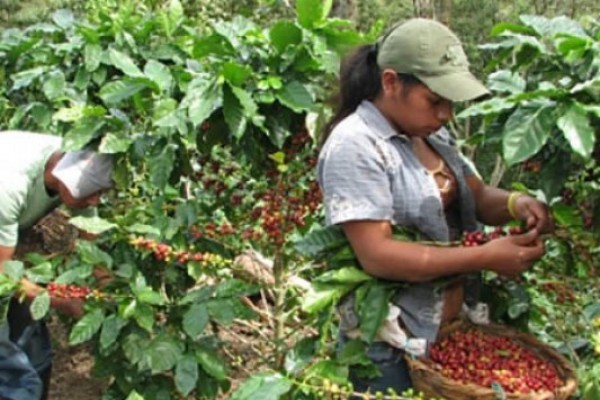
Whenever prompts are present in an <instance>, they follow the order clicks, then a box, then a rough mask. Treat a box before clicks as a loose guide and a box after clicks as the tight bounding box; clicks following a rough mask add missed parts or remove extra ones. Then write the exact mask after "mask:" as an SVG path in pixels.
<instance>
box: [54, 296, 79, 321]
mask: <svg viewBox="0 0 600 400" xmlns="http://www.w3.org/2000/svg"><path fill="white" fill-rule="evenodd" d="M51 304H52V308H54V309H55V310H56V311H58V312H60V313H62V314H65V315H68V316H70V317H73V318H76V319H79V318H81V317H82V316H83V305H84V300H83V299H68V298H62V297H53V298H52V300H51Z"/></svg>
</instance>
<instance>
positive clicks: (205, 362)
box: [196, 348, 227, 381]
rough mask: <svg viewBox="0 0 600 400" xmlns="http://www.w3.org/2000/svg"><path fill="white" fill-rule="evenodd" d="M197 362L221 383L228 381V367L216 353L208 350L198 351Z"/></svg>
mask: <svg viewBox="0 0 600 400" xmlns="http://www.w3.org/2000/svg"><path fill="white" fill-rule="evenodd" d="M196 361H198V363H199V364H200V365H201V366H202V369H204V371H206V373H208V374H209V375H210V376H212V377H213V378H216V379H217V380H219V381H224V380H225V379H227V366H226V365H225V363H224V362H223V361H222V360H221V359H220V358H219V356H217V355H216V354H215V353H213V352H212V351H210V350H208V349H201V348H200V349H197V350H196Z"/></svg>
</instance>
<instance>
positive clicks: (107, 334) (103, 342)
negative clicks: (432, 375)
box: [100, 314, 127, 349]
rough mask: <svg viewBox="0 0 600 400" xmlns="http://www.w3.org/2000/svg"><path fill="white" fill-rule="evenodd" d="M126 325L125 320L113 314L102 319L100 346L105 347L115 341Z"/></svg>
mask: <svg viewBox="0 0 600 400" xmlns="http://www.w3.org/2000/svg"><path fill="white" fill-rule="evenodd" d="M126 325H127V321H125V320H124V319H121V318H119V316H118V315H116V314H113V315H110V316H109V317H108V318H106V319H105V320H104V322H103V323H102V330H101V331H100V348H101V349H107V348H108V347H110V346H111V345H112V344H113V343H115V342H116V340H117V338H118V337H119V333H121V329H123V328H124V327H125V326H126Z"/></svg>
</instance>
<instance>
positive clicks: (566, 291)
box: [540, 282, 577, 303]
mask: <svg viewBox="0 0 600 400" xmlns="http://www.w3.org/2000/svg"><path fill="white" fill-rule="evenodd" d="M540 289H541V290H542V291H544V292H546V293H552V294H554V295H555V296H556V301H557V302H558V303H573V302H574V301H575V300H577V296H576V295H575V292H574V291H573V289H572V288H571V287H570V286H569V285H568V284H566V283H564V282H544V283H540Z"/></svg>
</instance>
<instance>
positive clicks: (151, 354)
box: [145, 336, 183, 374]
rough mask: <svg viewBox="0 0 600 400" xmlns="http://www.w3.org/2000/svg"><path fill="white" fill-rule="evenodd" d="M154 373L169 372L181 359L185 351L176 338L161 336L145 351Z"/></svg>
mask: <svg viewBox="0 0 600 400" xmlns="http://www.w3.org/2000/svg"><path fill="white" fill-rule="evenodd" d="M145 353H146V358H147V363H148V366H149V367H150V369H151V370H152V373H155V374H156V373H159V372H163V371H168V370H170V369H172V368H173V367H175V365H176V364H177V362H178V361H179V360H180V359H181V356H182V353H183V349H182V347H181V345H180V344H179V343H178V341H177V340H176V339H175V338H171V337H167V336H159V337H157V338H156V339H154V340H153V341H152V342H151V343H150V345H149V346H148V348H147V349H146V350H145Z"/></svg>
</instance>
